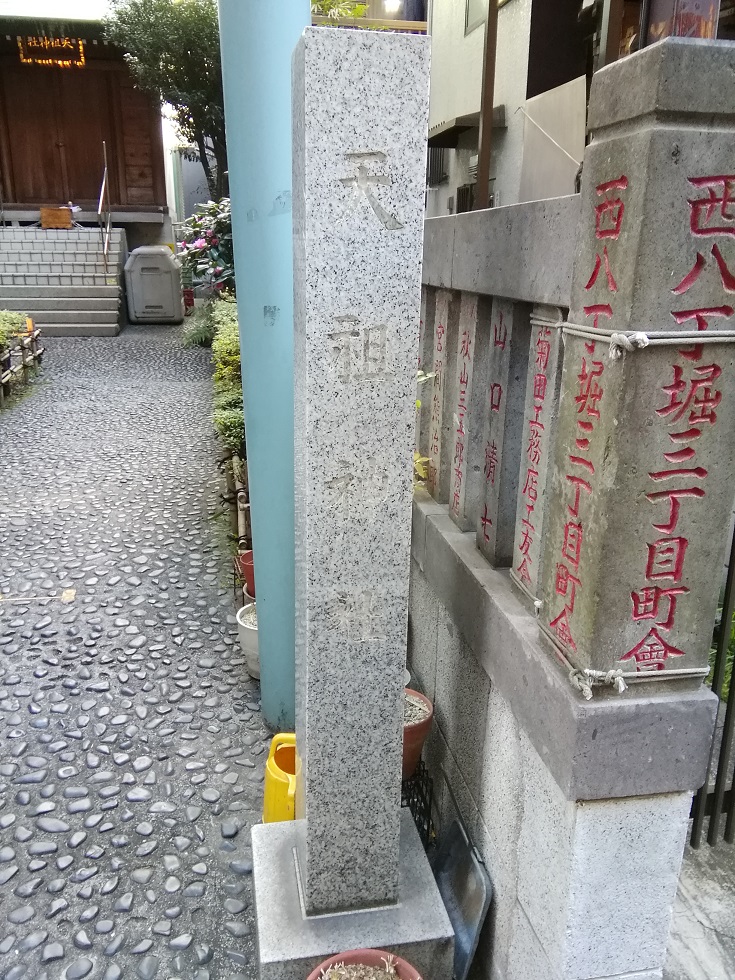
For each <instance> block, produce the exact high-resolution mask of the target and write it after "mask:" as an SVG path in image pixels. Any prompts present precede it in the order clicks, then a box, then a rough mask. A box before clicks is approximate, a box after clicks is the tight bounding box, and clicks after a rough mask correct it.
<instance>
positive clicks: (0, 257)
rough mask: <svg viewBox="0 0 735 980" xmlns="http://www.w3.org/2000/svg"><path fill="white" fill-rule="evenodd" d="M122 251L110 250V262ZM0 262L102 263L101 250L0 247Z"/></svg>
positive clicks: (117, 258)
mask: <svg viewBox="0 0 735 980" xmlns="http://www.w3.org/2000/svg"><path fill="white" fill-rule="evenodd" d="M120 254H121V253H120V249H119V248H115V249H110V250H109V251H108V253H107V258H108V261H109V262H114V261H117V260H119V258H120ZM0 261H2V262H89V261H93V262H94V261H96V262H101V261H102V249H101V248H86V249H71V248H38V247H37V246H34V247H33V248H8V246H7V244H6V245H0Z"/></svg>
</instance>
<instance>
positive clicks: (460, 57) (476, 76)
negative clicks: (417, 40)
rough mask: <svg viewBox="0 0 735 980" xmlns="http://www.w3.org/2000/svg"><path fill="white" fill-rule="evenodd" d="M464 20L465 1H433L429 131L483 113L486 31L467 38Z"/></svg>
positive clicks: (512, 1)
mask: <svg viewBox="0 0 735 980" xmlns="http://www.w3.org/2000/svg"><path fill="white" fill-rule="evenodd" d="M518 2H519V0H511V4H513V3H518ZM521 2H525V0H521ZM464 20H465V0H434V2H433V4H432V9H431V25H430V29H431V91H430V96H429V129H431V128H432V127H433V126H438V125H439V124H440V123H443V122H446V120H448V119H454V118H455V117H456V116H464V115H467V114H468V113H471V112H478V111H479V109H480V87H481V84H482V56H483V45H484V40H485V30H484V25H482V24H481V25H480V26H479V27H476V28H475V29H474V30H473V31H472V32H471V33H470V34H468V35H467V36H465V33H464Z"/></svg>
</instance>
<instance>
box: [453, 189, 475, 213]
mask: <svg viewBox="0 0 735 980" xmlns="http://www.w3.org/2000/svg"><path fill="white" fill-rule="evenodd" d="M474 206H475V185H474V184H462V186H461V187H458V188H457V214H464V213H465V212H466V211H472V210H473V208H474Z"/></svg>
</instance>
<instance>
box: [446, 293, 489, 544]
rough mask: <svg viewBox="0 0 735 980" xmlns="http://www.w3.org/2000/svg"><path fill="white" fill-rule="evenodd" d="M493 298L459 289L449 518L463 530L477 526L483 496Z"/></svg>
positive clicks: (451, 396)
mask: <svg viewBox="0 0 735 980" xmlns="http://www.w3.org/2000/svg"><path fill="white" fill-rule="evenodd" d="M491 312H492V301H491V300H490V299H489V298H487V297H485V296H478V295H476V294H475V293H462V294H461V300H460V308H459V326H458V329H457V351H456V354H455V359H454V360H455V366H454V377H453V378H452V387H451V392H450V410H451V417H452V424H453V430H452V439H453V440H454V446H453V449H452V452H451V459H450V466H451V473H450V481H449V516H450V517H451V518H452V520H453V521H454V522H455V523H456V524H458V525H459V527H461V528H462V530H464V531H468V530H471V529H473V528H475V527H476V526H477V519H478V515H479V511H480V501H481V500H484V483H485V476H484V473H483V469H484V462H485V460H484V443H483V436H484V420H485V411H484V408H485V398H486V394H487V372H488V352H489V345H490V342H491V330H490V320H491Z"/></svg>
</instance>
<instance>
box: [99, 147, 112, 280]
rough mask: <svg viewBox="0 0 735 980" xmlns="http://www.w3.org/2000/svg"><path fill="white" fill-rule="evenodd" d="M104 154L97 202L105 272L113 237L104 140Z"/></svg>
mask: <svg viewBox="0 0 735 980" xmlns="http://www.w3.org/2000/svg"><path fill="white" fill-rule="evenodd" d="M102 156H103V157H104V161H105V169H104V172H103V174H102V183H101V184H100V196H99V200H98V203H97V223H98V224H99V226H100V238H101V240H102V261H103V262H104V264H105V274H107V271H108V255H109V252H110V239H111V237H112V212H111V211H110V202H109V180H108V167H107V143H106V142H105V141H104V140H102Z"/></svg>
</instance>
